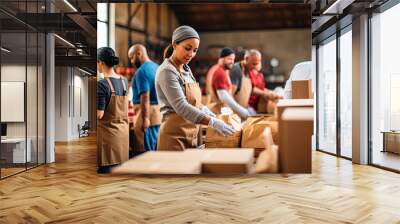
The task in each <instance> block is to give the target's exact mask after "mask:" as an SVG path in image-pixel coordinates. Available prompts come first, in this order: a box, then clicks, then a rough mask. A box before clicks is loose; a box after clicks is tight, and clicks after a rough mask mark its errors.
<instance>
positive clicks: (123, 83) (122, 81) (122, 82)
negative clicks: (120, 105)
mask: <svg viewBox="0 0 400 224" xmlns="http://www.w3.org/2000/svg"><path fill="white" fill-rule="evenodd" d="M119 80H121V84H122V86H123V88H124V93H123V95H124V96H126V86H125V82H124V80H123V79H122V77H121V78H120V79H119Z"/></svg>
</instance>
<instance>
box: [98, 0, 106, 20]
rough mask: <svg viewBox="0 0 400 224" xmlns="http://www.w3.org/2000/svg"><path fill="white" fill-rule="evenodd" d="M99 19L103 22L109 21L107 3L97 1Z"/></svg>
mask: <svg viewBox="0 0 400 224" xmlns="http://www.w3.org/2000/svg"><path fill="white" fill-rule="evenodd" d="M97 19H98V20H100V21H103V22H106V21H108V6H107V3H97Z"/></svg>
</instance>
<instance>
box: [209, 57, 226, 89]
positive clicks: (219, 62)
mask: <svg viewBox="0 0 400 224" xmlns="http://www.w3.org/2000/svg"><path fill="white" fill-rule="evenodd" d="M223 60H224V59H223V58H221V57H220V58H218V62H217V64H215V65H213V66H211V68H210V69H209V70H208V71H207V74H206V93H207V95H208V96H211V93H212V91H213V90H212V84H211V82H212V78H213V75H214V73H215V70H217V69H218V68H219V67H220V66H223V64H222V62H223ZM228 74H229V73H228Z"/></svg>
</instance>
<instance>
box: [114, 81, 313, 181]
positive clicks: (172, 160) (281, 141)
mask: <svg viewBox="0 0 400 224" xmlns="http://www.w3.org/2000/svg"><path fill="white" fill-rule="evenodd" d="M296 82H298V83H296ZM310 85H311V82H310V81H293V82H292V88H293V91H292V92H293V94H292V97H293V98H294V99H287V100H279V102H277V104H276V108H275V109H272V110H271V111H274V113H273V114H258V115H256V116H252V117H249V118H247V120H245V121H241V120H240V118H239V117H238V116H237V115H236V114H233V113H223V114H221V115H218V117H219V118H220V119H222V120H223V121H224V122H225V123H227V124H230V125H231V126H232V127H233V128H234V129H235V130H236V132H235V133H234V134H233V135H231V136H222V135H220V134H219V133H217V132H216V131H215V130H213V129H211V128H207V127H203V128H202V131H201V132H200V133H201V134H200V139H201V140H200V142H201V143H204V144H203V145H202V147H200V148H197V149H186V150H184V151H179V152H176V151H175V152H173V151H160V152H157V151H156V152H147V153H144V154H142V155H140V156H137V157H135V158H133V159H131V160H130V161H128V162H125V163H124V164H122V165H121V166H119V167H117V168H115V169H114V170H113V172H114V173H117V174H187V175H188V174H246V173H247V174H248V173H277V172H280V173H311V138H312V134H313V114H314V110H313V105H314V100H313V99H312V95H311V91H310V89H311V86H310ZM306 97H307V98H306ZM296 98H297V99H296ZM298 98H303V99H298Z"/></svg>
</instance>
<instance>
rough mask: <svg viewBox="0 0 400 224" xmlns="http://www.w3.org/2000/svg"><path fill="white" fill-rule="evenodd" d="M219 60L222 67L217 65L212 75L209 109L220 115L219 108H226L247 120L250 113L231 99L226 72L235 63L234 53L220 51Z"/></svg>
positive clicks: (229, 82)
mask: <svg viewBox="0 0 400 224" xmlns="http://www.w3.org/2000/svg"><path fill="white" fill-rule="evenodd" d="M220 59H222V65H219V66H218V68H217V69H216V70H215V72H214V74H213V75H212V80H211V86H212V92H211V100H210V105H209V108H210V110H211V111H212V112H214V113H215V114H220V113H221V108H222V107H224V106H228V107H230V108H231V109H232V110H233V111H234V112H235V113H237V114H238V115H239V116H240V117H242V118H247V117H248V116H249V115H250V114H251V113H250V112H249V111H248V110H247V108H244V107H242V106H240V105H239V104H238V103H237V102H236V101H235V100H234V98H233V97H232V83H231V79H230V77H229V72H228V71H229V70H230V69H231V68H232V66H233V63H234V61H235V52H234V51H233V50H232V49H230V48H224V49H222V51H221V54H220Z"/></svg>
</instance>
